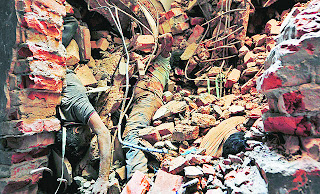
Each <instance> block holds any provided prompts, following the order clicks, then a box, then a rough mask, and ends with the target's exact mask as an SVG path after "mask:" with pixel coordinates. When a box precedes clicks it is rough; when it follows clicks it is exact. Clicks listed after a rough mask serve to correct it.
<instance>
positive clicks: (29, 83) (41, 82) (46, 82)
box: [25, 75, 63, 92]
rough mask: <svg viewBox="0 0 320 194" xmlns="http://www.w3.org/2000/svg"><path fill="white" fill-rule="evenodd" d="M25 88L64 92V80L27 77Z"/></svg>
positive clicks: (37, 76) (38, 76)
mask: <svg viewBox="0 0 320 194" xmlns="http://www.w3.org/2000/svg"><path fill="white" fill-rule="evenodd" d="M25 78H26V79H25V87H26V88H33V89H40V90H49V91H55V92H62V86H63V80H61V79H60V80H57V79H54V78H48V77H43V76H41V75H29V76H26V77H25Z"/></svg>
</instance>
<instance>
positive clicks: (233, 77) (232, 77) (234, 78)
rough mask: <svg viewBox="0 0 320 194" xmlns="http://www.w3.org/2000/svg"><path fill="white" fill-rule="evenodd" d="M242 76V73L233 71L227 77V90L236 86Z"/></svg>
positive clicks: (236, 70)
mask: <svg viewBox="0 0 320 194" xmlns="http://www.w3.org/2000/svg"><path fill="white" fill-rule="evenodd" d="M240 75H241V71H239V70H238V69H233V70H232V71H231V72H230V73H229V74H228V77H227V81H226V84H225V87H226V88H231V87H232V86H233V84H235V83H236V82H238V80H239V78H240Z"/></svg>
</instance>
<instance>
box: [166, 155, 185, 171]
mask: <svg viewBox="0 0 320 194" xmlns="http://www.w3.org/2000/svg"><path fill="white" fill-rule="evenodd" d="M186 166H188V160H187V159H186V158H184V157H183V156H178V157H176V158H173V159H172V160H171V161H170V166H169V172H170V173H171V174H178V173H179V172H181V171H182V170H183V168H184V167H186Z"/></svg>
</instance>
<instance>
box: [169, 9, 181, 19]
mask: <svg viewBox="0 0 320 194" xmlns="http://www.w3.org/2000/svg"><path fill="white" fill-rule="evenodd" d="M182 14H185V13H184V12H183V11H182V9H181V8H173V9H170V11H168V12H167V13H166V14H165V17H166V19H167V20H169V19H170V18H172V17H177V16H179V15H182Z"/></svg>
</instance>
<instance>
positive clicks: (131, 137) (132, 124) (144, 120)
mask: <svg viewBox="0 0 320 194" xmlns="http://www.w3.org/2000/svg"><path fill="white" fill-rule="evenodd" d="M161 105H162V102H161V100H160V99H159V98H158V97H157V96H155V95H154V94H153V93H151V92H144V95H143V96H141V97H140V98H139V99H137V100H136V102H134V105H133V108H132V111H131V113H130V115H129V118H128V120H127V124H126V129H125V131H124V134H123V136H124V141H126V142H130V143H131V144H135V145H138V144H139V130H140V129H143V128H145V127H147V126H149V125H150V123H151V119H152V116H153V114H154V112H155V111H156V110H157V109H158V108H160V106H161ZM124 148H125V149H126V150H127V152H126V163H127V166H126V168H127V178H130V177H131V176H132V175H133V173H134V172H135V171H136V170H139V171H141V172H143V173H146V172H147V171H148V168H147V158H146V157H145V155H144V153H143V152H142V151H141V150H138V149H132V148H129V147H126V146H125V147H124Z"/></svg>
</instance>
